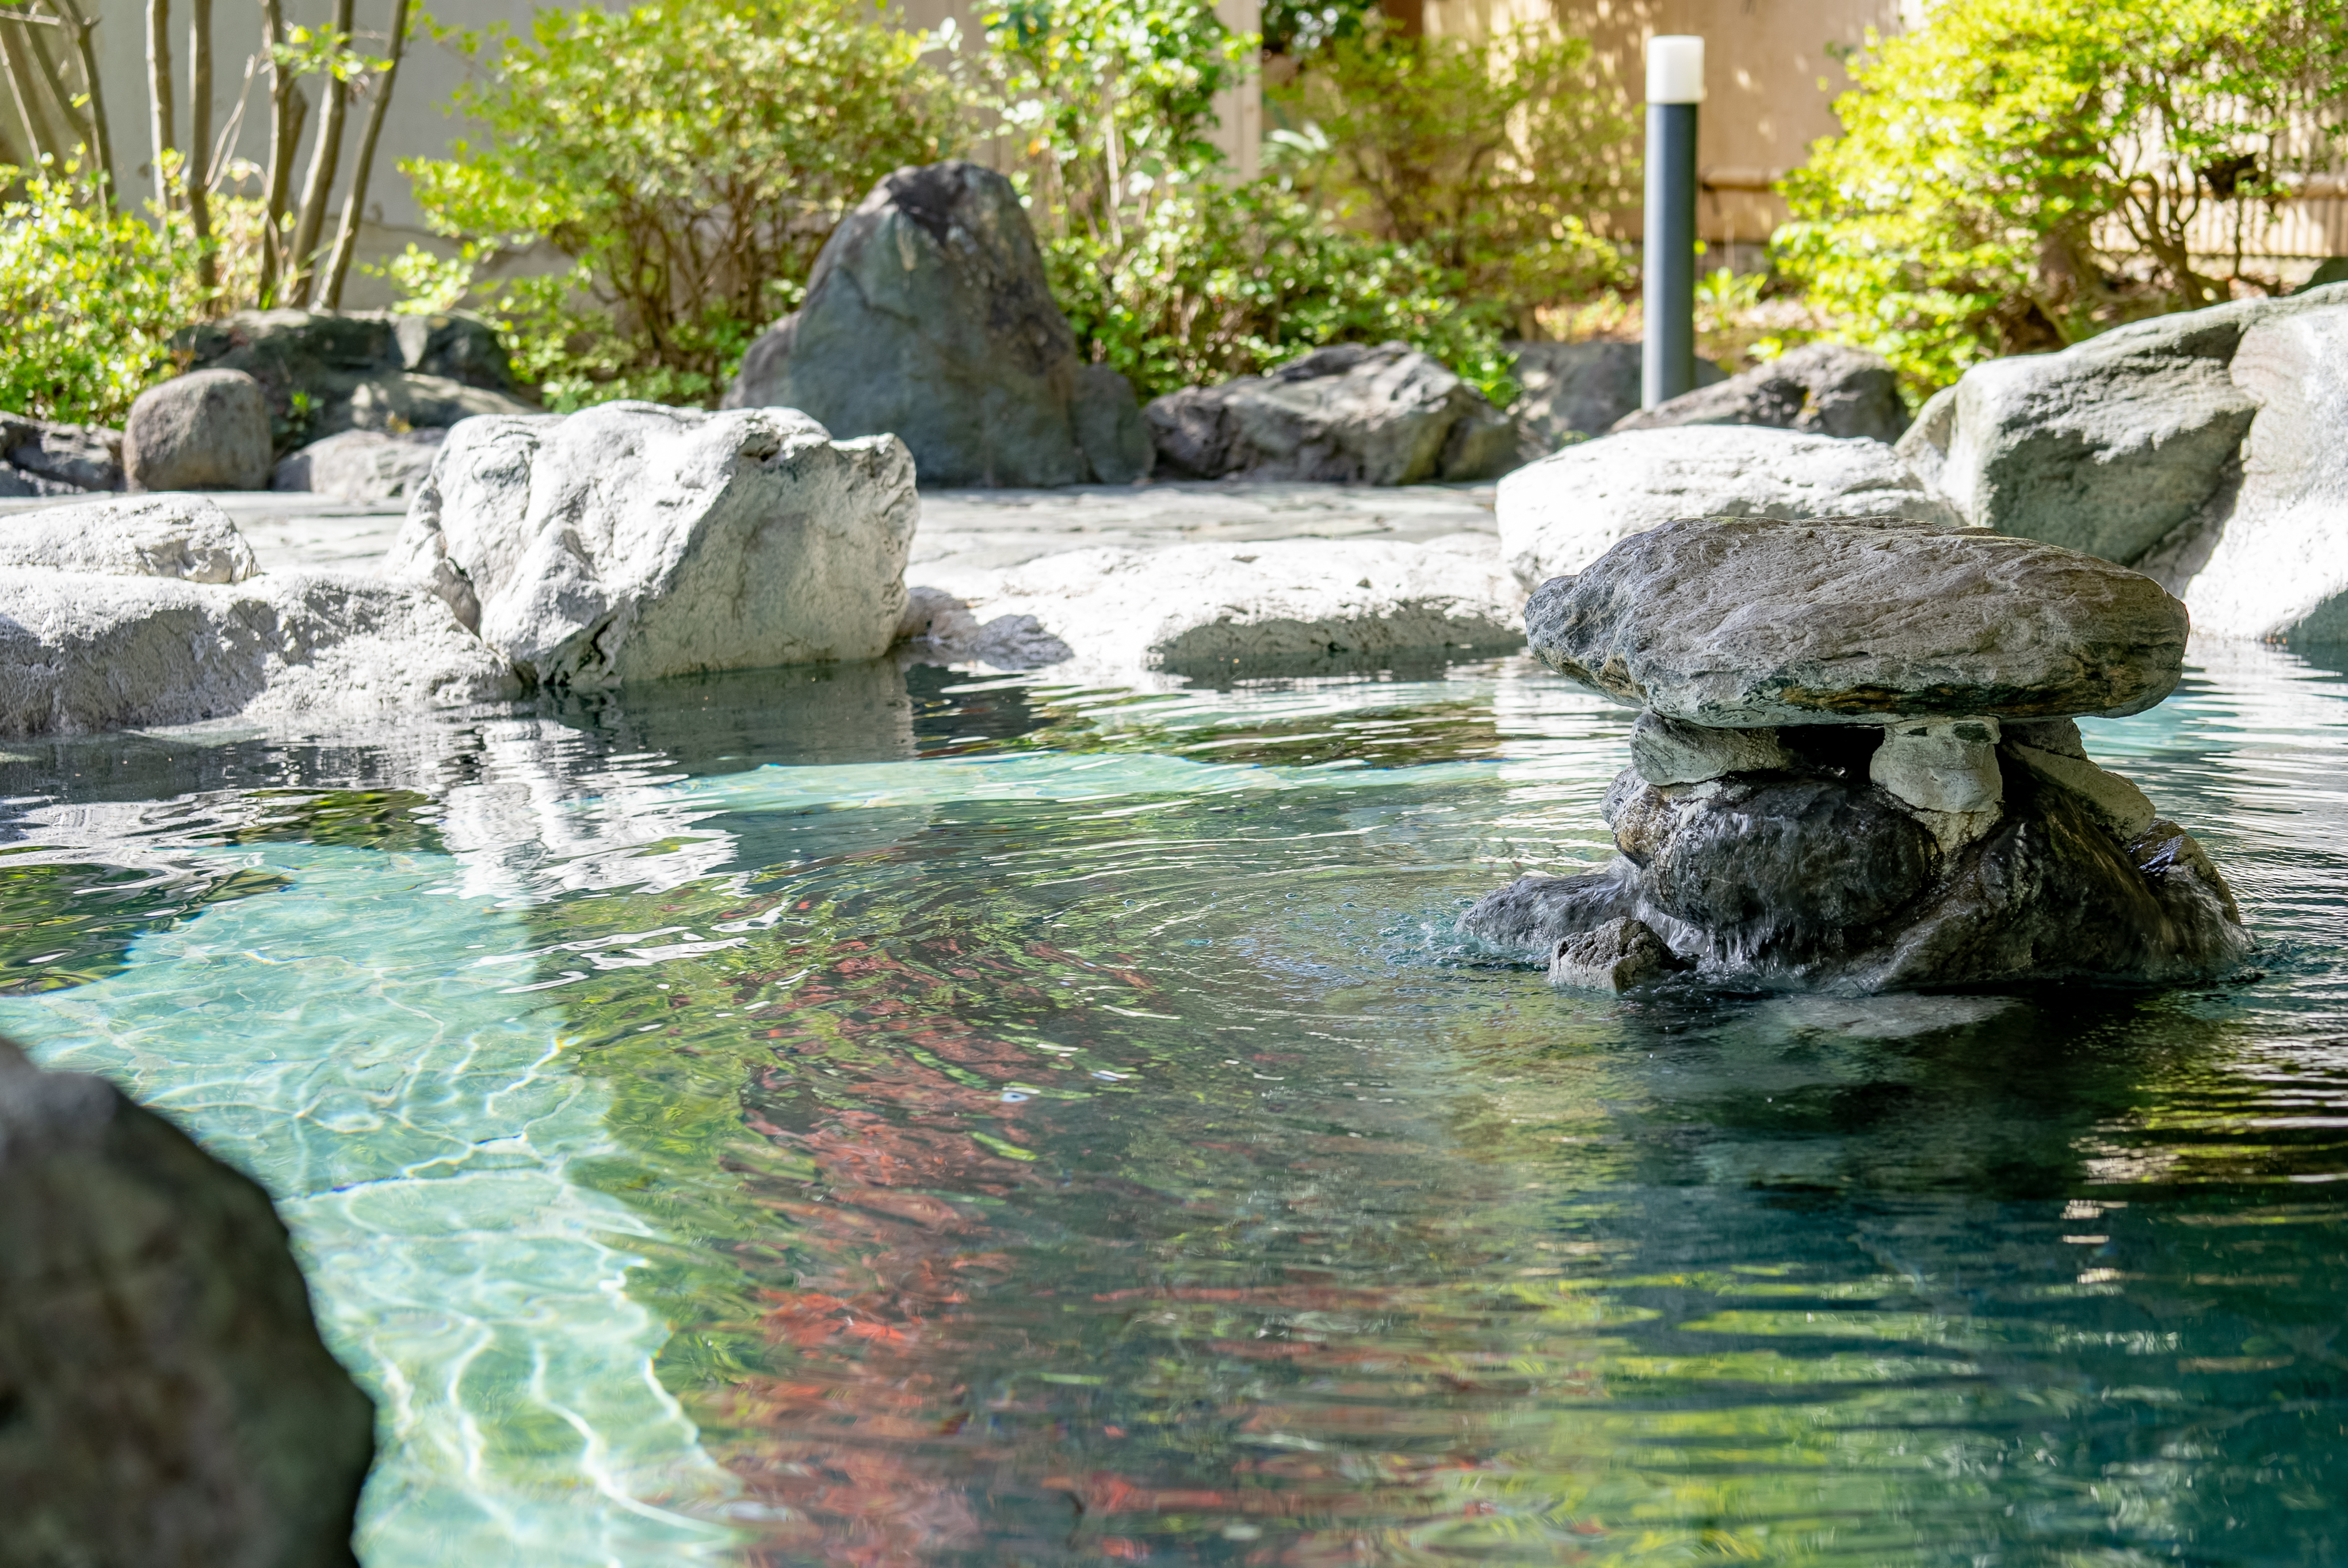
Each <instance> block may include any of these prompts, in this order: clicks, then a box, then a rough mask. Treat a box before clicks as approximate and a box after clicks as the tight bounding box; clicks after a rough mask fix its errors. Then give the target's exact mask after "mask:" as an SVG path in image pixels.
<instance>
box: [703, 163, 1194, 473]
mask: <svg viewBox="0 0 2348 1568" xmlns="http://www.w3.org/2000/svg"><path fill="white" fill-rule="evenodd" d="M1116 374H1117V373H1116V372H1114V371H1110V370H1107V369H1106V367H1101V368H1099V369H1097V370H1094V371H1092V372H1090V373H1087V370H1086V366H1085V365H1084V364H1083V363H1082V362H1081V361H1079V360H1078V359H1077V357H1076V334H1075V333H1072V332H1071V331H1070V330H1069V328H1068V322H1067V318H1066V316H1064V315H1062V314H1061V313H1060V307H1059V305H1058V304H1057V303H1056V302H1055V301H1054V300H1053V298H1052V291H1051V288H1050V286H1049V285H1048V284H1047V283H1046V282H1045V278H1044V258H1043V253H1042V252H1041V251H1038V250H1037V249H1036V246H1035V231H1034V230H1032V229H1031V228H1030V227H1029V226H1028V222H1027V213H1026V210H1025V209H1024V208H1023V207H1022V206H1021V205H1020V203H1019V196H1018V193H1017V192H1016V191H1015V190H1013V189H1012V186H1011V182H1010V181H1009V180H1008V179H1004V177H1003V176H1002V175H1000V174H997V173H995V172H994V170H993V169H985V168H982V167H981V166H979V165H978V164H974V163H966V162H962V161H959V160H954V161H949V162H945V163H933V164H927V165H924V166H922V167H921V168H918V169H898V170H897V171H896V172H895V173H893V174H891V175H890V176H889V177H888V178H886V179H883V180H881V181H880V184H879V185H877V186H875V187H874V188H873V190H872V193H871V194H870V195H869V196H867V197H866V198H865V199H864V200H863V201H862V203H861V204H860V205H859V206H858V207H857V209H856V210H855V211H853V212H851V213H850V214H849V215H848V216H847V217H846V218H844V219H842V220H840V224H839V228H838V229H836V230H834V231H832V235H831V238H830V239H829V240H827V241H824V246H823V250H822V252H821V253H820V254H819V255H818V256H817V257H816V262H815V267H814V270H813V271H812V272H810V273H809V275H808V292H807V301H806V302H805V303H804V304H802V305H801V306H800V307H799V308H798V311H796V312H794V313H792V314H791V315H789V316H788V317H786V318H785V319H784V320H783V321H782V322H781V323H778V325H776V326H775V327H774V328H772V329H771V330H769V331H768V332H767V333H766V334H765V335H764V336H762V337H760V338H759V339H758V340H757V342H756V343H752V344H751V345H750V350H749V352H748V353H747V354H745V355H744V356H743V359H742V369H741V373H740V374H738V375H736V377H735V379H734V384H733V385H732V386H731V387H729V388H728V389H727V390H726V398H725V406H726V407H727V408H729V409H731V408H795V409H798V410H799V411H800V412H802V413H804V414H806V415H808V416H809V417H811V418H813V419H816V420H818V421H819V422H820V423H821V424H822V425H824V426H825V427H826V428H828V429H829V430H831V431H833V432H836V433H837V434H839V435H840V436H843V437H848V436H880V435H893V436H896V437H897V438H898V439H899V440H901V441H902V442H903V443H904V444H905V447H906V449H907V450H908V451H909V452H911V454H912V457H913V464H914V466H915V469H916V470H917V471H918V472H919V474H920V476H921V479H922V483H923V484H925V485H1010V486H1027V485H1079V484H1085V483H1087V482H1089V481H1092V480H1095V479H1099V480H1102V481H1104V482H1107V483H1123V482H1125V481H1127V480H1130V479H1134V478H1137V477H1140V474H1141V473H1144V472H1147V464H1148V454H1147V453H1146V452H1144V451H1143V450H1142V449H1141V447H1140V446H1139V444H1138V441H1137V440H1136V439H1135V438H1134V436H1133V434H1132V432H1133V431H1134V429H1135V428H1136V419H1137V416H1136V415H1128V414H1127V413H1126V411H1125V410H1126V406H1127V405H1131V404H1132V402H1133V396H1132V392H1131V390H1130V388H1129V387H1128V389H1127V391H1126V393H1125V394H1124V395H1123V398H1122V399H1121V400H1120V399H1119V398H1117V396H1116V395H1114V392H1113V390H1112V389H1109V388H1107V383H1106V379H1105V378H1106V377H1108V376H1115V375H1116ZM1118 379H1119V380H1120V381H1121V380H1122V379H1123V378H1122V377H1118ZM1080 400H1081V406H1080ZM1137 461H1138V463H1139V464H1140V465H1141V466H1139V467H1138V468H1137V466H1136V464H1137Z"/></svg>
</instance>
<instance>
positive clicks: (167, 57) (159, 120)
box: [147, 0, 175, 210]
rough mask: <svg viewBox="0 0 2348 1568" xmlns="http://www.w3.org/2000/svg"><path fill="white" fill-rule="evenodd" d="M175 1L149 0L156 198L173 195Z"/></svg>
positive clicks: (167, 199)
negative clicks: (172, 99)
mask: <svg viewBox="0 0 2348 1568" xmlns="http://www.w3.org/2000/svg"><path fill="white" fill-rule="evenodd" d="M171 108H172V105H171V0H147V139H148V142H149V145H150V146H151V147H152V149H153V150H154V156H155V200H158V201H159V202H160V203H162V205H163V206H164V208H165V209H167V210H168V209H170V207H172V206H174V205H175V203H174V202H173V200H172V198H171V179H170V174H169V173H168V172H167V170H168V169H170V154H171V151H172V146H171V131H172V123H171V122H172V119H173V115H172V113H171Z"/></svg>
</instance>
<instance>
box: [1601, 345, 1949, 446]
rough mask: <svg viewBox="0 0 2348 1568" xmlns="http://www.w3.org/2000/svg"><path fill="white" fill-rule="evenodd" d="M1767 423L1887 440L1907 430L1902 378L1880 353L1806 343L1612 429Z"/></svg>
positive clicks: (1817, 433)
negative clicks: (1901, 398) (1901, 391)
mask: <svg viewBox="0 0 2348 1568" xmlns="http://www.w3.org/2000/svg"><path fill="white" fill-rule="evenodd" d="M1673 425H1775V426H1776V427H1777V428H1778V429H1780V430H1800V431H1804V432H1807V433H1808V434H1810V435H1814V436H1840V437H1843V438H1845V439H1850V438H1855V437H1856V438H1864V439H1867V440H1869V441H1884V442H1891V441H1897V440H1899V439H1900V436H1901V434H1902V433H1903V432H1905V431H1906V430H1907V428H1908V405H1907V404H1906V403H1904V402H1902V401H1901V400H1900V377H1899V374H1898V373H1897V372H1895V371H1893V370H1892V368H1891V362H1890V361H1889V360H1887V359H1885V358H1884V357H1883V356H1882V355H1881V354H1869V352H1868V351H1867V350H1865V349H1858V348H1849V347H1846V346H1845V345H1843V344H1841V343H1805V344H1804V345H1803V346H1801V347H1800V348H1797V349H1794V350H1792V351H1790V352H1789V353H1787V354H1782V355H1780V356H1778V357H1777V358H1776V359H1772V360H1765V361H1763V362H1762V363H1761V364H1756V365H1755V366H1754V367H1753V368H1752V369H1751V370H1748V371H1745V372H1742V373H1741V374H1736V375H1732V376H1730V377H1729V378H1728V379H1727V380H1725V381H1724V382H1721V383H1720V384H1717V385H1715V386H1710V387H1704V386H1699V387H1698V388H1696V390H1694V391H1693V392H1684V393H1682V394H1681V395H1679V396H1677V397H1674V398H1672V399H1670V400H1668V401H1667V402H1663V403H1659V404H1657V405H1655V406H1654V407H1653V408H1643V409H1639V410H1637V411H1636V412H1634V413H1631V414H1627V415H1623V417H1622V419H1621V420H1620V421H1618V422H1617V423H1616V424H1615V425H1614V426H1613V428H1614V429H1616V430H1663V429H1667V428H1670V427H1671V426H1673Z"/></svg>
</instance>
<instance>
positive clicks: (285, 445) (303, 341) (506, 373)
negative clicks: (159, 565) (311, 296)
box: [154, 311, 534, 488]
mask: <svg viewBox="0 0 2348 1568" xmlns="http://www.w3.org/2000/svg"><path fill="white" fill-rule="evenodd" d="M173 346H174V347H175V348H177V349H178V350H180V352H181V353H183V354H186V355H187V356H188V361H189V364H190V365H191V367H192V368H194V369H196V370H212V369H218V370H238V371H242V372H244V373H245V374H248V375H251V376H252V378H253V379H254V380H255V381H258V382H259V383H260V384H261V386H262V390H263V393H264V394H265V395H266V397H267V399H268V405H269V417H270V422H271V431H272V435H273V440H274V449H275V450H276V451H277V452H278V453H280V454H281V455H282V454H283V453H284V452H286V451H289V450H291V449H292V448H293V447H295V446H302V445H304V444H305V443H308V442H312V441H316V440H320V439H323V438H324V437H325V436H333V435H336V434H339V433H340V432H342V431H345V430H376V431H384V432H389V433H396V432H398V431H402V430H409V429H426V428H435V429H439V428H446V427H447V426H448V425H454V424H456V423H457V421H458V420H459V419H469V418H471V417H473V416H474V415H484V414H528V413H531V412H534V410H533V409H532V408H531V406H530V404H528V403H526V402H523V401H522V400H521V399H520V397H518V396H516V395H514V392H515V388H514V382H513V367H512V365H511V364H510V363H509V361H508V359H507V357H506V351H505V348H504V345H503V344H502V343H499V340H498V335H497V333H496V332H495V331H493V330H492V329H491V328H490V327H489V323H486V322H482V321H479V320H478V319H476V318H474V317H472V316H466V315H458V314H454V313H449V314H441V315H428V316H427V315H393V314H389V313H379V312H375V313H371V312H349V313H339V312H332V311H239V312H237V313H234V314H232V315H228V316H223V317H222V318H221V319H220V320H219V321H215V322H203V323H198V324H197V325H195V326H192V327H189V328H187V329H186V330H184V331H183V332H181V333H179V334H178V336H177V337H175V338H174V339H173ZM154 488H160V487H154ZM256 488H257V487H256Z"/></svg>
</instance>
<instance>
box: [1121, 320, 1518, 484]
mask: <svg viewBox="0 0 2348 1568" xmlns="http://www.w3.org/2000/svg"><path fill="white" fill-rule="evenodd" d="M1142 413H1143V415H1144V416H1145V417H1146V418H1147V419H1148V422H1149V431H1150V436H1151V439H1152V440H1154V441H1155V442H1156V443H1157V446H1158V456H1159V461H1160V462H1161V463H1162V464H1163V465H1164V466H1165V467H1166V469H1167V471H1168V472H1169V473H1170V474H1173V475H1175V476H1178V477H1184V478H1194V479H1221V478H1226V477H1232V476H1242V477H1248V478H1251V479H1311V480H1329V481H1334V482H1336V483H1339V484H1351V485H1414V484H1417V483H1419V482H1420V481H1422V480H1426V479H1488V478H1491V477H1495V476H1496V475H1498V474H1502V473H1505V472H1507V471H1508V470H1509V469H1510V468H1512V467H1514V466H1517V465H1518V464H1519V463H1520V462H1522V461H1524V458H1525V456H1528V455H1529V454H1524V453H1521V452H1520V451H1519V446H1520V440H1519V434H1518V431H1517V427H1516V426H1515V425H1514V424H1512V423H1511V422H1510V421H1509V418H1508V417H1507V416H1506V415H1503V414H1501V413H1500V412H1499V411H1498V409H1495V408H1494V407H1493V406H1492V405H1490V404H1489V403H1488V402H1486V401H1485V399H1484V395H1483V394H1481V393H1479V392H1478V391H1477V390H1476V389H1475V388H1474V387H1472V386H1469V385H1468V384H1467V383H1466V382H1464V381H1462V380H1460V379H1459V377H1458V376H1457V375H1455V374H1452V373H1451V372H1450V371H1449V370H1447V369H1446V368H1445V367H1444V365H1443V364H1442V362H1440V361H1439V360H1437V359H1434V358H1432V357H1430V356H1429V355H1426V354H1421V353H1419V352H1418V351H1417V350H1416V349H1414V348H1412V347H1410V346H1409V345H1408V344H1407V343H1380V344H1378V345H1377V346H1375V347H1371V346H1369V345H1368V344H1365V343H1334V344H1332V345H1330V346H1329V347H1327V348H1319V349H1314V350H1313V352H1312V353H1310V354H1303V355H1300V356H1299V357H1297V358H1295V359H1292V360H1291V361H1289V362H1288V363H1287V364H1283V365H1282V366H1281V367H1280V368H1279V369H1277V370H1275V371H1273V372H1272V373H1271V374H1268V375H1242V376H1239V377H1237V378H1235V379H1233V380H1231V381H1226V382H1223V383H1221V384H1218V385H1214V386H1186V387H1184V388H1182V389H1181V390H1180V391H1179V392H1170V393H1168V394H1167V395H1165V396H1163V397H1160V398H1157V399H1155V400H1154V401H1152V402H1151V403H1150V404H1149V405H1148V407H1147V408H1145V409H1143V410H1142Z"/></svg>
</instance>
